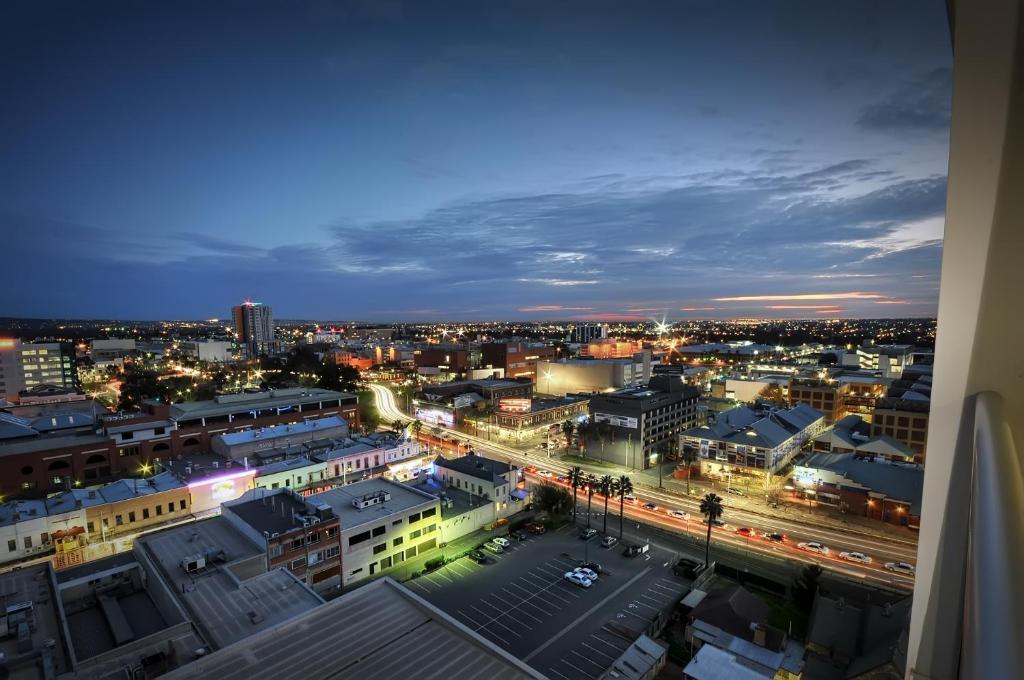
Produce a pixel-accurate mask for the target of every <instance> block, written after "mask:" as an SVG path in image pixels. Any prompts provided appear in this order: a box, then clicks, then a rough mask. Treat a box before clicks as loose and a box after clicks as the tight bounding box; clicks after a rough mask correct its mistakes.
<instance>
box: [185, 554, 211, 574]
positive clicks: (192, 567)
mask: <svg viewBox="0 0 1024 680" xmlns="http://www.w3.org/2000/svg"><path fill="white" fill-rule="evenodd" d="M205 566H206V556H205V555H191V556H189V557H186V558H184V559H183V560H182V561H181V568H182V569H184V570H185V573H186V574H194V573H195V572H197V571H199V570H200V569H203V568H204V567H205Z"/></svg>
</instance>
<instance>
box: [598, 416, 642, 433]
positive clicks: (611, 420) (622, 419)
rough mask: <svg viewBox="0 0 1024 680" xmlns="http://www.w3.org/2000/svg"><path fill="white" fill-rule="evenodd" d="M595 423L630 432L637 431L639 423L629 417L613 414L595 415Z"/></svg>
mask: <svg viewBox="0 0 1024 680" xmlns="http://www.w3.org/2000/svg"><path fill="white" fill-rule="evenodd" d="M594 422H597V423H608V424H609V425H614V426H615V427H624V428H626V429H629V430H635V429H637V425H638V424H639V421H637V419H636V418H629V417H627V416H618V415H614V414H611V413H595V414H594Z"/></svg>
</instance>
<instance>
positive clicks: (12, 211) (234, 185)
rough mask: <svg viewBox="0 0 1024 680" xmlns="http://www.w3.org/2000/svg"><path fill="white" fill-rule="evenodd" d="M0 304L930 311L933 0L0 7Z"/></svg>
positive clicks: (585, 313)
mask: <svg viewBox="0 0 1024 680" xmlns="http://www.w3.org/2000/svg"><path fill="white" fill-rule="evenodd" d="M0 50H2V53H3V59H2V65H0V92H2V97H3V104H2V105H0V225H2V230H3V243H4V248H3V260H2V261H3V274H4V277H3V279H4V285H3V293H2V294H0V316H27V317H79V318H80V317H102V318H110V317H120V318H136V319H152V318H179V319H181V318H210V317H221V318H224V317H227V316H228V314H229V311H230V307H231V305H233V304H237V303H238V302H240V301H241V300H243V299H245V298H251V299H253V300H260V301H262V302H264V303H267V304H271V305H273V307H274V312H275V316H277V317H279V318H307V319H312V318H321V319H365V320H432V319H438V320H440V319H450V320H457V319H511V318H524V319H591V318H593V319H598V318H602V319H603V318H611V319H616V318H634V317H635V318H641V319H646V318H652V317H657V318H661V316H662V315H665V316H667V317H668V318H669V319H680V318H688V317H736V316H759V317H801V318H807V317H818V318H821V317H829V316H858V317H884V316H932V315H934V314H935V312H936V306H937V296H938V274H939V262H940V255H941V238H942V214H943V208H944V203H945V183H946V177H945V175H946V153H947V137H948V119H949V97H950V78H951V76H950V67H951V63H952V54H951V50H950V39H949V32H948V28H947V23H946V15H945V9H944V3H943V2H941V1H939V0H932V1H930V2H892V1H891V0H890V1H888V2H879V3H865V2H859V1H858V2H847V3H833V2H826V3H823V2H820V1H817V2H803V3H799V2H778V3H773V2H743V3H739V2H737V3H728V2H725V3H710V2H706V3H692V4H691V3H687V2H680V1H666V2H641V1H637V0H630V1H629V2H600V1H595V0H587V1H585V2H559V1H555V0H545V1H542V2H526V1H514V2H513V1H509V2H488V1H483V0H476V1H473V2H465V3H461V2H426V1H418V2H412V1H411V0H410V1H409V2H388V1H380V0H373V1H371V0H368V1H367V2H361V3H352V2H329V1H327V0H323V1H319V2H309V3H303V2H276V3H256V2H239V3H229V2H200V3H191V2H164V3H159V4H157V3H146V2H142V3H140V2H126V3H115V2H98V3H84V2H64V3H51V2H43V1H39V0H32V1H25V2H7V3H4V4H3V8H2V9H0Z"/></svg>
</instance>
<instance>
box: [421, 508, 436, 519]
mask: <svg viewBox="0 0 1024 680" xmlns="http://www.w3.org/2000/svg"><path fill="white" fill-rule="evenodd" d="M436 514H437V508H427V509H426V510H424V511H423V518H424V519H426V518H427V517H433V516H434V515H436Z"/></svg>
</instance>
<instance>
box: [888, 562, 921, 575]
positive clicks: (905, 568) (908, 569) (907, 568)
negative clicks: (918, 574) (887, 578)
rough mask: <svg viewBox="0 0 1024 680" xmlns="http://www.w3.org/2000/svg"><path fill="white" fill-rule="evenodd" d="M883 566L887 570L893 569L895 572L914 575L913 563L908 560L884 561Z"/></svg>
mask: <svg viewBox="0 0 1024 680" xmlns="http://www.w3.org/2000/svg"><path fill="white" fill-rule="evenodd" d="M885 568H886V569H887V570H888V571H894V572H896V573H897V574H906V575H907V576H913V575H914V571H915V569H914V565H913V564H910V563H909V562H886V563H885Z"/></svg>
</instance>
